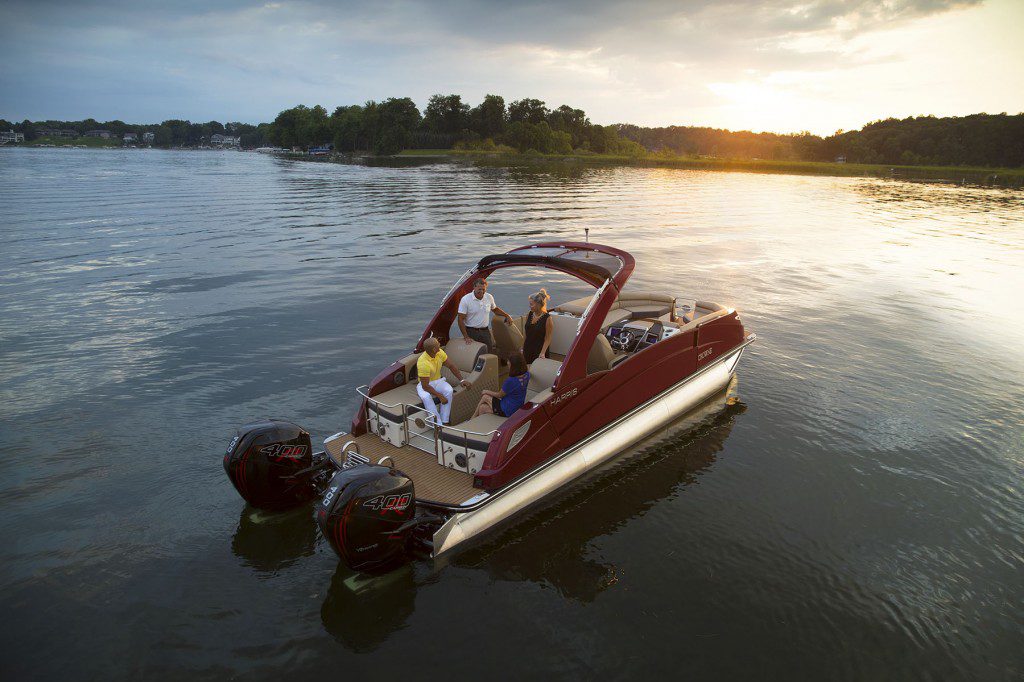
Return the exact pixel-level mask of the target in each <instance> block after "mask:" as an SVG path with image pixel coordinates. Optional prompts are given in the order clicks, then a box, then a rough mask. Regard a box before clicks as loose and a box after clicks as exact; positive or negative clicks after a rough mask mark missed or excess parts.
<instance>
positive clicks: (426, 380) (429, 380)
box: [416, 336, 470, 424]
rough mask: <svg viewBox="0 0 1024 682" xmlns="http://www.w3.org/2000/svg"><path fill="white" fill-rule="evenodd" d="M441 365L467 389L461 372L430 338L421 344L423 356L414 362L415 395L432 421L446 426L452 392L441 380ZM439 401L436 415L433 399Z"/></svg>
mask: <svg viewBox="0 0 1024 682" xmlns="http://www.w3.org/2000/svg"><path fill="white" fill-rule="evenodd" d="M441 365H444V366H445V367H447V368H448V369H450V370H451V371H452V373H453V374H454V375H455V376H456V377H458V378H459V381H460V382H462V385H463V386H465V387H466V388H469V386H470V383H469V382H468V381H466V380H465V379H463V378H462V372H460V371H459V368H458V367H456V366H455V364H454V363H452V362H450V361H449V360H448V355H447V354H446V353H445V352H444V351H443V350H441V344H440V343H439V342H438V340H437V339H435V338H434V337H433V336H431V337H430V338H429V339H427V340H426V341H424V342H423V354H422V355H420V358H419V360H417V361H416V373H417V374H418V375H419V378H420V381H419V383H418V384H416V393H418V394H419V396H420V400H422V401H423V407H425V408H426V409H427V412H429V413H430V414H432V415H434V420H435V421H436V422H437V423H439V424H447V423H448V418H449V417H450V416H451V413H452V393H453V392H454V391H453V390H452V387H451V385H449V383H448V382H447V381H445V380H444V379H442V378H441ZM435 397H436V398H438V399H439V400H440V401H441V410H440V413H438V409H437V405H435V404H434V398H435Z"/></svg>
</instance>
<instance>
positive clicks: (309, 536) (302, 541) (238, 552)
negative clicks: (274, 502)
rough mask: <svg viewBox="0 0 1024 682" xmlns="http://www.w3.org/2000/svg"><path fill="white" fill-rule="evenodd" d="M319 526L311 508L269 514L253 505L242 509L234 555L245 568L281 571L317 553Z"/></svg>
mask: <svg viewBox="0 0 1024 682" xmlns="http://www.w3.org/2000/svg"><path fill="white" fill-rule="evenodd" d="M316 542H317V533H316V524H314V523H311V522H310V518H309V507H308V506H302V507H300V508H298V509H294V510H292V511H289V512H285V513H280V512H276V513H275V512H266V511H261V510H259V509H256V508H255V507H252V506H250V505H248V504H247V505H245V506H244V507H243V508H242V514H241V516H240V517H239V518H238V528H237V529H236V530H235V536H234V537H233V538H232V540H231V551H232V552H233V553H234V555H235V556H236V557H238V558H239V559H241V560H242V561H243V562H244V563H245V565H247V566H252V567H253V568H255V569H257V570H260V571H268V572H272V571H278V570H281V569H282V568H285V567H287V566H290V565H292V564H293V563H295V562H296V561H297V560H298V559H300V558H301V557H306V556H312V555H313V553H314V552H315V551H316Z"/></svg>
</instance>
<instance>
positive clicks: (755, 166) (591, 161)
mask: <svg viewBox="0 0 1024 682" xmlns="http://www.w3.org/2000/svg"><path fill="white" fill-rule="evenodd" d="M400 156H413V157H453V158H463V159H467V158H468V159H473V160H474V161H477V162H479V163H482V164H485V165H492V164H493V165H519V164H530V163H542V164H543V163H564V164H585V165H597V166H601V165H607V166H640V167H651V168H689V169H697V170H719V171H741V172H748V173H794V174H803V175H840V176H859V175H873V176H878V175H885V176H907V177H920V178H925V177H938V178H943V179H948V180H961V179H963V180H968V181H972V182H976V181H978V180H979V179H980V178H985V179H991V178H993V176H994V177H995V179H996V180H999V181H1002V182H1008V183H1009V184H1013V185H1020V184H1021V182H1024V168H977V167H961V166H894V165H889V164H867V163H831V162H823V161H772V160H764V159H712V158H700V157H690V156H667V155H663V154H650V155H647V156H640V157H631V156H616V155H612V154H586V155H584V154H578V155H577V154H572V155H563V154H539V153H526V154H508V153H493V152H480V151H473V150H461V149H407V150H405V151H403V152H402V153H401V154H400Z"/></svg>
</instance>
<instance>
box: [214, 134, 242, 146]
mask: <svg viewBox="0 0 1024 682" xmlns="http://www.w3.org/2000/svg"><path fill="white" fill-rule="evenodd" d="M241 143H242V138H241V137H240V136H237V135H221V134H219V133H218V134H216V135H211V136H210V144H211V145H213V146H215V147H237V146H239V145H240V144H241Z"/></svg>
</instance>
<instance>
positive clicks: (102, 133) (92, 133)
mask: <svg viewBox="0 0 1024 682" xmlns="http://www.w3.org/2000/svg"><path fill="white" fill-rule="evenodd" d="M85 136H86V137H99V138H101V139H104V140H109V139H110V131H109V130H89V131H87V132H86V133H85Z"/></svg>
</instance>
